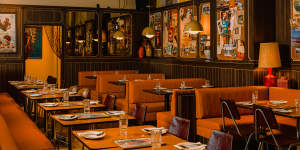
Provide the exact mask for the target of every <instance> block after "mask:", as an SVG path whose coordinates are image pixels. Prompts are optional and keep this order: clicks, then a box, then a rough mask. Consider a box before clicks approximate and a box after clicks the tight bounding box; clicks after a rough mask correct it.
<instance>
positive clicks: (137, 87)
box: [116, 78, 205, 121]
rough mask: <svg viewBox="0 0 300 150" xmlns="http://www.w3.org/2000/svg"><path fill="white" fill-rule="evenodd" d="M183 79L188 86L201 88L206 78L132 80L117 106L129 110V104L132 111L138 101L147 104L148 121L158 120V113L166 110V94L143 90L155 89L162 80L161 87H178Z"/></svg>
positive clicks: (118, 100)
mask: <svg viewBox="0 0 300 150" xmlns="http://www.w3.org/2000/svg"><path fill="white" fill-rule="evenodd" d="M182 81H185V84H186V86H191V87H193V88H199V87H201V86H202V85H204V83H205V79H201V78H189V79H167V80H141V81H130V82H128V83H127V85H126V97H125V98H118V99H117V101H116V107H117V109H120V110H124V111H126V112H128V104H129V113H131V111H132V110H133V108H134V106H135V104H136V103H140V104H143V105H146V106H147V107H148V110H147V113H146V121H154V120H156V113H157V112H162V111H164V106H165V103H164V96H163V95H155V94H151V93H148V92H144V91H143V90H144V89H153V88H154V87H155V86H156V84H157V83H158V82H160V86H161V87H164V88H168V89H176V88H179V87H180V84H181V83H182Z"/></svg>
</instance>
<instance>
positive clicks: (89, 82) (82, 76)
mask: <svg viewBox="0 0 300 150" xmlns="http://www.w3.org/2000/svg"><path fill="white" fill-rule="evenodd" d="M136 72H137V71H136V70H108V71H80V72H78V86H79V87H80V88H89V89H96V82H95V79H87V78H86V76H93V75H97V76H98V75H101V74H124V73H131V74H133V73H136Z"/></svg>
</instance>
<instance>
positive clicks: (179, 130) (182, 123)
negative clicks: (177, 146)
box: [168, 116, 190, 140]
mask: <svg viewBox="0 0 300 150" xmlns="http://www.w3.org/2000/svg"><path fill="white" fill-rule="evenodd" d="M189 131H190V120H187V119H184V118H181V117H178V116H174V117H173V119H172V122H171V124H170V127H169V130H168V133H170V134H173V135H175V136H177V137H179V138H182V139H184V140H187V139H188V137H189Z"/></svg>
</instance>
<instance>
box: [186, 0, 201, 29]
mask: <svg viewBox="0 0 300 150" xmlns="http://www.w3.org/2000/svg"><path fill="white" fill-rule="evenodd" d="M194 6H195V5H194V0H193V13H195V11H194ZM183 31H184V32H187V33H189V34H198V33H200V32H203V27H202V25H201V24H200V23H199V22H198V21H195V20H194V14H192V19H191V21H190V22H189V23H188V24H186V25H185V27H184V29H183Z"/></svg>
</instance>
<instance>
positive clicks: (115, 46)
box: [101, 13, 132, 56]
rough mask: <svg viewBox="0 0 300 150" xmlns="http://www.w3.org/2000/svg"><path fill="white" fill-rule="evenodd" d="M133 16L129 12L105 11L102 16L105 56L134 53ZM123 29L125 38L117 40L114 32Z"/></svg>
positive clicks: (103, 50)
mask: <svg viewBox="0 0 300 150" xmlns="http://www.w3.org/2000/svg"><path fill="white" fill-rule="evenodd" d="M131 20H132V17H131V15H130V14H127V13H104V14H103V16H102V29H101V31H102V32H101V33H102V34H101V37H102V52H103V56H131V55H132V26H131ZM117 31H121V32H122V33H123V34H124V36H125V37H124V38H123V39H121V40H117V39H116V38H114V37H113V35H114V33H115V32H117Z"/></svg>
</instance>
